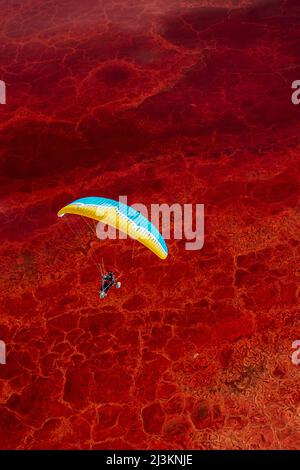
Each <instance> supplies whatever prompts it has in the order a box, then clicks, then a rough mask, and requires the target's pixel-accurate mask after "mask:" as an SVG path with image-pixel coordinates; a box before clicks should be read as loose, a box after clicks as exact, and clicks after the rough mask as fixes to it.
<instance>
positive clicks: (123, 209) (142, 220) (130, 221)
mask: <svg viewBox="0 0 300 470" xmlns="http://www.w3.org/2000/svg"><path fill="white" fill-rule="evenodd" d="M65 214H77V215H80V216H83V217H88V218H90V219H94V220H97V221H99V222H102V223H104V224H107V225H110V226H112V227H115V228H117V229H118V230H120V231H121V232H123V233H125V234H127V235H129V236H130V237H131V238H134V239H135V240H138V241H139V242H140V243H142V244H143V245H144V246H146V247H147V248H149V250H151V251H152V252H153V253H155V254H156V255H157V256H158V257H159V258H161V259H165V258H166V257H167V256H168V248H167V245H166V242H165V240H164V239H163V237H162V236H161V234H160V233H159V231H158V230H157V228H156V227H155V226H154V225H153V224H152V223H151V222H150V221H149V220H148V219H147V218H146V217H144V216H143V215H142V214H141V213H140V212H138V211H136V210H135V209H133V208H132V207H130V206H127V205H126V204H123V203H122V202H118V201H114V200H113V199H107V198H104V197H85V198H82V199H77V200H76V201H73V202H71V203H70V204H68V205H67V206H65V207H63V208H62V209H61V210H60V211H59V212H58V214H57V215H58V216H59V217H62V216H63V215H65Z"/></svg>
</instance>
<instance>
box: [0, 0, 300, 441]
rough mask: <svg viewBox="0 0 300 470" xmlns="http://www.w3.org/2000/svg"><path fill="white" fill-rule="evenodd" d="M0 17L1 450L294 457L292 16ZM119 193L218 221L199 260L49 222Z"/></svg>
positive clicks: (155, 8)
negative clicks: (278, 452) (102, 284)
mask: <svg viewBox="0 0 300 470" xmlns="http://www.w3.org/2000/svg"><path fill="white" fill-rule="evenodd" d="M2 3H3V6H1V10H2V11H1V16H2V19H1V37H0V50H1V63H0V71H1V73H0V79H2V80H5V81H6V83H7V104H6V105H5V106H1V107H0V132H1V147H0V168H1V170H0V196H1V200H0V220H1V231H0V239H1V245H0V263H1V264H0V268H1V294H0V313H1V315H0V339H2V340H4V341H5V342H6V344H7V351H8V355H7V364H6V365H1V366H0V447H1V448H3V449H14V448H18V449H30V448H34V449H38V448H46V449H57V448H64V449H89V448H93V449H113V448H115V449H121V448H122V449H123V448H153V449H154V448H155V449H159V448H163V449H171V448H189V449H224V448H230V449H232V448H234V449H239V448H243V449H257V448H262V449H269V448H282V449H293V448H299V445H300V432H299V429H300V420H299V413H300V412H299V410H300V403H299V402H300V392H299V373H300V369H299V367H297V366H295V365H293V364H292V362H291V359H290V355H291V353H292V349H291V344H292V341H294V340H296V339H298V338H299V336H300V314H299V309H298V304H299V289H298V284H299V260H300V245H299V228H300V219H299V209H298V202H299V183H300V175H299V140H300V137H299V136H300V124H299V123H300V119H299V118H300V107H297V106H293V105H292V104H291V83H292V81H293V80H296V79H300V66H299V62H298V58H299V51H300V38H299V27H300V7H299V4H298V3H299V2H298V1H296V0H293V1H292V0H285V1H283V0H282V1H277V0H274V1H251V0H249V1H240V2H239V1H234V0H232V1H229V0H227V1H226V2H225V1H222V2H221V1H219V2H218V1H215V0H210V1H209V0H206V1H205V0H199V1H198V2H189V1H179V0H156V1H155V0H153V1H150V0H143V1H140V2H131V1H130V0H122V1H121V0H115V1H113V2H111V1H105V0H103V1H101V2H99V1H96V0H84V1H83V0H82V1H81V0H76V1H75V0H64V1H58V0H50V1H49V2H46V3H44V2H43V3H42V2H39V1H38V0H23V1H22V2H21V1H19V0H14V2H11V1H4V2H2ZM120 194H125V195H127V196H128V202H129V204H131V203H135V202H143V203H145V204H151V203H155V202H166V203H168V204H172V203H175V202H178V203H181V204H183V203H194V204H195V203H204V204H205V245H204V248H203V249H202V250H201V251H194V252H192V251H189V252H187V251H185V249H184V243H183V242H182V241H181V242H180V241H170V242H169V243H168V246H169V252H170V255H169V257H168V259H167V260H166V261H161V260H159V259H158V258H156V257H155V256H154V255H152V254H151V253H150V252H148V251H147V250H146V249H144V248H143V247H136V246H135V248H134V251H133V250H132V248H133V244H132V242H130V241H116V242H104V243H102V244H101V243H100V242H98V241H97V240H96V239H95V240H94V242H93V241H92V239H91V238H89V237H88V236H87V237H86V246H87V247H88V248H87V249H86V250H82V246H81V244H80V243H78V240H77V239H76V237H74V238H73V236H72V232H70V230H69V228H68V226H67V224H66V223H65V221H64V220H57V217H56V212H57V210H58V209H59V208H60V207H61V206H62V205H64V204H66V203H68V202H70V201H72V200H73V199H75V198H78V197H84V196H88V195H99V196H105V197H111V198H117V197H118V196H119V195H120ZM95 250H96V251H97V255H98V257H100V258H101V257H102V256H103V258H104V260H105V262H106V264H107V265H109V266H110V267H113V268H116V269H118V270H120V271H121V272H122V273H123V276H122V282H123V285H122V288H121V291H115V292H112V293H111V295H110V296H109V297H108V298H107V299H105V302H103V303H99V299H98V294H97V290H98V284H99V272H98V271H97V269H96V267H95V265H94V263H93V259H92V256H91V254H92V252H94V251H95ZM187 279H189V281H188V282H187Z"/></svg>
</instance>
